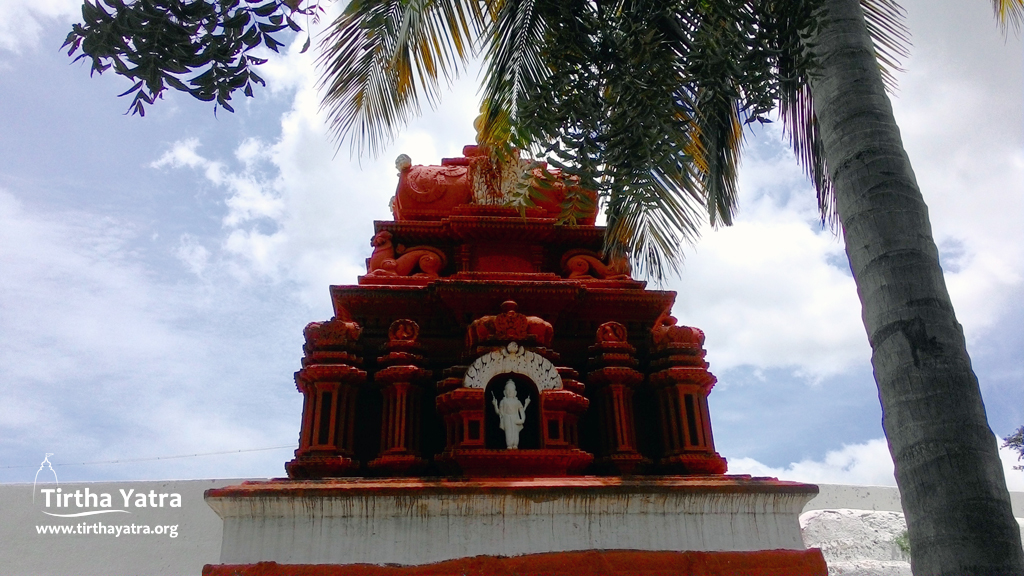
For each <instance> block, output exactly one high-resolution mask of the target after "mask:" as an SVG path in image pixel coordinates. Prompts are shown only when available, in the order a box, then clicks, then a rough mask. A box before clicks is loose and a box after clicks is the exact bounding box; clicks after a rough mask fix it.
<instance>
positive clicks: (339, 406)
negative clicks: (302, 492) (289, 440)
mask: <svg viewBox="0 0 1024 576" xmlns="http://www.w3.org/2000/svg"><path fill="white" fill-rule="evenodd" d="M361 333H362V328H361V327H360V326H359V325H358V324H356V323H355V322H344V321H341V320H337V319H331V320H328V321H327V322H313V323H311V324H309V325H307V326H306V329H305V330H304V331H303V334H304V335H305V337H306V344H305V346H303V350H304V351H305V355H304V356H303V358H302V369H301V370H299V371H298V372H296V373H295V385H296V387H297V388H298V389H299V392H302V400H303V404H302V428H301V433H300V435H299V448H298V450H296V451H295V459H294V460H292V461H291V462H288V463H287V464H286V465H285V468H286V469H287V470H288V475H289V476H290V477H292V478H321V477H324V476H348V475H350V474H352V473H355V472H356V471H357V470H358V469H359V462H358V461H357V460H356V459H355V458H354V457H355V447H354V444H355V434H356V430H355V417H356V415H355V411H356V402H357V400H358V397H359V388H360V386H361V385H362V384H363V383H364V382H365V381H366V372H365V371H364V370H362V369H360V366H361V365H362V363H363V360H362V358H360V357H359V356H358V350H359V347H358V340H359V336H360V334H361Z"/></svg>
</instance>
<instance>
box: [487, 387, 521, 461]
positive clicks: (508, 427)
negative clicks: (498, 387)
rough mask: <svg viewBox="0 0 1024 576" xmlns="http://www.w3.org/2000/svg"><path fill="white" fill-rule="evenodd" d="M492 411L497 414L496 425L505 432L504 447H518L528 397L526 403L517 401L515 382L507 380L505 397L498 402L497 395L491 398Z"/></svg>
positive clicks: (511, 448)
mask: <svg viewBox="0 0 1024 576" xmlns="http://www.w3.org/2000/svg"><path fill="white" fill-rule="evenodd" d="M491 404H493V405H494V411H495V412H496V413H497V414H498V427H499V428H500V429H502V430H503V431H504V432H505V449H506V450H518V449H519V433H520V432H522V431H523V425H524V424H525V423H526V408H527V407H528V406H529V405H530V397H529V396H527V397H526V403H525V404H524V403H522V402H520V401H519V396H518V392H517V391H516V383H515V382H513V381H511V380H509V381H508V382H506V383H505V397H504V398H502V399H501V402H500V403H499V402H498V398H497V397H493V398H491Z"/></svg>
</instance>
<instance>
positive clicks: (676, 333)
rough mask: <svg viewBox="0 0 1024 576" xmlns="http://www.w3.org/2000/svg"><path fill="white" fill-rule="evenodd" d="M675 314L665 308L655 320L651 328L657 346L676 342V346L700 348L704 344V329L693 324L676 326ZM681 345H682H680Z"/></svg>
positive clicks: (652, 337)
mask: <svg viewBox="0 0 1024 576" xmlns="http://www.w3.org/2000/svg"><path fill="white" fill-rule="evenodd" d="M676 322H677V320H676V318H675V316H670V315H669V311H668V310H665V311H664V312H662V313H661V316H659V317H658V319H657V320H655V321H654V327H652V328H651V339H652V340H653V341H654V346H655V347H657V348H661V347H665V346H668V345H672V344H675V345H677V346H675V347H686V348H696V349H700V348H701V347H702V346H703V345H704V331H703V330H701V329H700V328H693V327H691V326H676ZM678 345H681V346H678Z"/></svg>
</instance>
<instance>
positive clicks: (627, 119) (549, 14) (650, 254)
mask: <svg viewBox="0 0 1024 576" xmlns="http://www.w3.org/2000/svg"><path fill="white" fill-rule="evenodd" d="M179 4H180V6H179ZM194 4H203V3H202V2H198V3H194ZM249 4H255V3H254V2H249ZM110 6H111V7H112V8H111V11H110V13H109V14H108V12H107V11H106V10H99V8H98V7H96V8H95V9H94V10H92V11H91V12H90V13H89V14H87V15H86V19H87V20H89V18H92V21H91V22H87V25H86V26H85V27H81V26H79V27H76V29H75V31H73V32H72V35H70V36H69V39H68V42H69V44H71V45H72V50H73V51H74V49H76V48H78V47H81V48H82V49H83V51H84V53H83V56H84V55H89V56H91V57H92V58H93V68H94V70H97V69H98V70H100V71H102V69H103V66H104V65H110V64H109V62H110V61H111V59H113V66H114V68H115V71H117V72H118V73H121V74H124V75H126V76H129V77H132V78H133V79H139V83H138V84H136V86H135V87H134V88H133V90H135V91H136V100H135V101H134V103H135V104H137V105H139V106H140V107H141V104H142V103H146V104H149V103H152V102H153V100H154V99H155V97H156V95H159V93H160V91H162V90H163V89H164V83H165V82H166V84H167V85H169V86H170V87H172V88H177V89H181V90H186V91H189V92H190V93H192V94H193V95H194V96H196V97H198V98H202V99H207V100H209V99H214V98H216V100H217V102H218V103H220V104H221V105H222V106H227V104H226V103H227V97H228V96H230V94H231V92H232V91H233V90H235V89H240V88H242V87H245V88H246V89H247V90H248V91H249V92H251V88H250V84H251V82H252V81H255V82H259V81H260V80H259V79H258V76H257V77H256V78H255V79H253V77H252V73H251V71H250V69H249V65H250V64H256V63H257V62H256V61H255V60H253V59H251V57H249V56H245V51H246V50H248V49H250V48H252V47H253V46H256V45H259V44H260V43H261V42H263V43H267V41H266V39H265V37H266V36H267V35H269V34H272V33H274V32H276V31H277V30H279V29H281V28H282V27H283V25H287V24H294V22H292V20H291V19H290V18H288V16H289V15H290V14H294V11H295V10H296V9H297V8H298V7H299V3H298V2H295V1H292V2H283V1H276V2H275V1H272V2H268V3H266V4H263V5H260V6H257V7H255V8H251V9H250V8H248V7H247V5H246V4H240V3H239V2H237V1H236V2H229V3H219V4H218V6H220V8H217V9H212V8H211V9H209V10H205V11H203V10H198V9H197V8H196V7H195V6H191V7H190V8H189V10H192V11H193V12H195V13H197V14H200V17H201V18H200V17H195V18H199V19H200V20H201V22H199V24H195V23H194V22H192V21H189V20H188V18H190V17H192V16H190V12H188V10H185V9H184V6H185V3H183V2H181V1H180V0H159V1H156V0H154V1H153V2H148V3H137V4H129V5H125V4H122V3H118V2H114V3H113V4H110ZM118 6H120V7H121V8H117V7H118ZM275 6H276V8H274V7H275ZM993 6H994V7H995V10H996V13H997V16H998V17H999V18H1000V21H1001V22H1004V23H1008V24H1011V25H1014V26H1016V25H1018V24H1019V22H1020V20H1021V15H1022V14H1024V0H994V1H993ZM225 7H226V8H225ZM275 9H276V10H278V11H280V12H283V13H284V16H282V17H281V18H276V20H272V19H274V18H275V17H277V16H279V14H278V13H276V12H274V10H275ZM118 10H121V12H119V11H118ZM246 10H248V12H246ZM100 12H102V14H100ZM243 12H244V13H247V14H250V15H249V16H244V17H243V16H242V15H241V14H242V13H243ZM260 18H262V19H265V21H261V20H260ZM154 22H157V23H158V24H159V26H158V27H155V26H154V25H153V23H154ZM228 23H230V25H228ZM144 24H145V25H144ZM218 26H220V27H218ZM156 29H159V30H160V31H161V33H162V34H171V35H175V34H176V36H175V37H181V38H187V37H189V36H190V35H191V36H192V37H204V38H206V40H204V41H205V42H206V44H203V45H202V46H199V47H198V48H195V49H194V50H184V49H182V48H180V47H178V48H174V49H173V50H170V51H164V52H161V51H160V50H159V49H158V48H159V47H160V45H159V42H141V43H140V42H128V41H125V40H124V38H131V37H132V34H136V35H137V36H139V37H143V36H144V35H145V34H149V36H145V37H146V38H149V39H152V35H153V34H155V32H152V31H153V30H156ZM147 31H148V32H147ZM204 31H205V32H204ZM204 33H205V34H206V36H203V35H204ZM211 38H212V39H211ZM274 42H275V43H276V41H274ZM904 42H905V35H904V32H903V29H902V25H901V24H900V10H899V8H898V6H897V5H896V4H894V2H893V1H892V0H806V1H803V0H788V1H774V0H759V1H753V0H715V1H710V0H690V1H677V2H670V1H668V0H662V1H659V0H635V1H627V0H617V1H614V2H603V1H600V0H598V1H596V2H595V1H585V0H490V1H483V0H482V1H471V2H466V1H459V0H379V1H369V0H353V1H352V2H351V3H350V4H349V5H348V6H347V7H346V9H345V10H344V12H343V14H342V15H341V16H340V17H339V18H338V19H337V20H336V21H335V22H334V23H333V24H332V26H331V30H330V33H329V34H328V35H327V36H326V37H325V38H324V40H323V42H322V44H321V49H322V55H321V60H320V63H321V65H322V68H323V88H324V91H325V96H324V106H325V108H326V109H327V111H328V112H329V115H330V118H331V123H332V128H333V129H334V132H335V134H336V135H337V136H338V137H339V142H340V141H341V140H344V139H346V138H349V139H351V142H352V143H353V144H354V145H355V146H356V147H358V148H361V149H368V150H370V151H371V152H372V151H376V150H379V149H380V148H381V146H382V144H384V143H386V142H387V141H388V139H389V138H390V136H391V135H393V134H394V132H395V130H397V129H399V128H400V127H401V126H402V125H404V123H405V121H406V120H408V119H409V118H410V116H411V115H413V114H415V113H417V112H418V107H419V101H420V98H421V97H422V98H425V99H426V100H427V101H428V102H432V101H434V100H436V99H437V98H439V97H440V94H441V92H442V90H443V88H444V86H443V84H444V81H445V80H448V79H451V78H452V77H453V76H454V75H455V74H458V73H459V72H460V71H461V70H464V69H465V65H466V62H467V61H468V59H469V57H470V56H471V55H472V54H473V53H474V48H475V47H479V49H480V50H481V51H482V53H483V56H484V60H485V63H486V69H485V74H484V114H483V120H484V122H483V129H482V131H481V136H482V138H483V143H484V144H485V145H487V146H489V147H490V148H491V149H492V151H493V152H494V154H495V158H496V159H497V161H500V160H501V159H502V158H504V157H506V156H507V155H508V154H510V153H511V151H510V150H511V149H512V148H514V147H518V148H521V149H524V150H525V149H528V150H530V151H532V152H534V153H539V154H540V155H542V156H544V157H546V158H547V159H548V160H549V161H551V162H552V163H553V164H555V165H556V166H559V167H562V168H563V169H565V170H567V171H570V172H573V173H575V174H576V175H578V176H579V177H580V178H581V179H583V181H584V182H586V183H587V184H588V185H589V186H590V187H592V188H594V189H597V190H598V191H599V193H600V196H601V199H602V200H603V202H604V204H605V206H606V212H607V215H608V223H609V226H608V233H607V243H606V244H607V249H608V250H609V251H612V252H615V251H627V252H629V253H631V254H632V256H633V257H634V259H636V260H637V261H638V263H639V265H640V267H641V268H645V269H646V270H647V271H648V272H649V273H652V274H653V275H655V276H659V275H661V274H663V273H664V272H665V270H666V268H668V269H671V268H672V267H673V265H674V264H675V263H677V262H678V261H679V258H680V256H681V249H680V246H681V245H682V242H681V240H687V239H688V240H693V239H695V237H696V231H697V230H698V229H699V228H700V226H701V221H702V220H703V219H705V218H710V221H711V222H712V223H713V224H726V225H727V224H729V223H731V219H732V215H733V213H734V211H735V209H736V166H737V162H738V155H739V152H740V141H741V134H742V124H743V122H754V121H768V120H769V117H768V114H769V113H770V112H771V111H772V110H773V109H778V110H779V111H780V112H781V115H782V117H783V119H784V121H785V123H786V126H787V129H788V133H789V134H790V137H791V140H792V142H793V145H794V148H795V150H796V153H797V157H798V159H799V160H800V161H801V163H802V164H803V166H804V168H805V169H806V171H807V173H808V175H809V176H810V178H811V180H812V181H813V182H814V184H815V187H816V189H817V192H818V201H819V208H820V209H821V213H822V219H823V222H827V223H834V224H835V225H836V226H838V227H839V228H840V229H841V230H842V233H843V237H844V240H845V242H846V247H847V254H848V256H849V259H850V263H851V268H852V271H853V275H854V279H855V281H856V285H857V290H858V294H859V296H860V299H861V303H862V309H863V319H864V324H865V329H866V330H867V335H868V339H869V341H870V343H871V347H872V365H873V367H874V371H875V378H876V382H877V384H878V389H879V397H880V400H881V403H882V409H883V410H882V411H883V414H884V420H883V425H884V428H885V432H886V436H887V438H888V441H889V446H890V451H891V453H892V456H893V460H894V462H895V465H896V479H897V484H898V486H899V488H900V492H901V495H902V498H903V506H904V511H905V513H906V518H907V523H908V527H909V537H910V542H911V546H912V549H913V551H914V554H913V569H914V573H915V574H917V575H919V576H920V575H924V574H929V575H931V574H948V575H954V574H955V575H965V574H977V575H980V574H1000V575H1003V574H1024V551H1022V550H1021V541H1020V535H1019V532H1018V527H1017V524H1016V522H1015V521H1014V519H1013V516H1012V512H1011V509H1010V504H1009V497H1008V493H1007V490H1006V485H1005V479H1004V478H1003V475H1002V470H1001V466H1000V462H999V458H998V455H997V447H996V440H995V436H994V435H993V434H992V432H991V430H990V429H989V426H988V423H987V419H986V415H985V410H984V406H983V404H982V399H981V394H980V390H979V386H978V382H977V378H976V376H975V375H974V373H973V371H972V369H971V365H970V358H969V357H968V354H967V351H966V345H965V342H964V338H963V334H962V331H961V329H960V325H959V324H958V323H957V320H956V317H955V315H954V313H953V308H952V305H951V303H950V300H949V296H948V293H947V290H946V287H945V283H944V280H943V276H942V270H941V268H940V267H939V262H938V251H937V249H936V247H935V244H934V241H933V239H932V235H931V230H930V224H929V221H928V216H927V207H926V206H925V204H924V201H923V198H922V196H921V193H920V190H919V189H918V187H917V183H916V180H915V178H914V174H913V169H912V167H911V166H910V163H909V160H908V158H907V155H906V153H905V151H904V150H903V145H902V142H901V141H900V137H899V129H898V127H897V125H896V123H895V120H894V119H893V116H892V110H891V106H890V103H889V100H888V98H887V96H886V93H885V81H886V75H887V74H891V71H892V69H893V68H894V63H895V60H896V59H898V57H899V56H900V54H901V49H902V46H904V45H905V44H904ZM268 44H269V43H268ZM139 46H142V47H143V48H145V50H142V49H141V48H139ZM208 46H217V47H218V49H217V50H212V49H209V48H206V47H208ZM271 46H272V47H274V46H273V45H272V44H271ZM232 50H234V52H232ZM126 54H127V56H125V55H126ZM231 54H235V55H236V56H237V55H238V54H242V56H241V57H240V58H236V59H231V58H230V57H229V56H231ZM122 56H124V59H123V60H118V58H119V57H122ZM104 58H106V59H107V60H104ZM162 62H170V63H171V64H173V66H171V65H168V66H165V67H164V68H160V63H162ZM211 63H212V64H211ZM880 64H881V66H880ZM204 66H207V67H210V68H209V70H213V72H209V71H206V72H203V73H202V74H200V75H198V76H196V77H195V78H194V79H192V80H189V84H188V85H185V84H184V83H183V82H182V81H181V80H179V79H177V76H175V75H180V74H183V73H188V72H190V71H192V70H196V69H201V68H202V67H204ZM171 78H174V81H172V80H171ZM889 80H890V81H891V78H890V79H889ZM130 92H131V91H130ZM247 93H248V92H247ZM139 94H141V95H142V102H140V101H139V98H140V96H139ZM538 188H541V189H542V187H538ZM519 200H521V201H524V202H529V198H528V197H526V198H520V199H519ZM581 201H582V200H581V199H580V198H574V197H572V196H570V197H568V198H567V200H566V204H565V205H564V206H563V218H564V219H565V220H566V221H567V222H569V223H571V222H572V221H573V218H574V213H575V212H576V211H578V210H579V208H580V202H581Z"/></svg>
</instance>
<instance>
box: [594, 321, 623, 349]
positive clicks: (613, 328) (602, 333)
mask: <svg viewBox="0 0 1024 576" xmlns="http://www.w3.org/2000/svg"><path fill="white" fill-rule="evenodd" d="M625 341H626V327H625V326H623V325H622V324H619V323H618V322H605V323H604V324H601V325H600V326H598V327H597V342H598V344H604V343H606V342H625Z"/></svg>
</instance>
